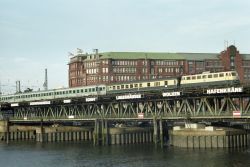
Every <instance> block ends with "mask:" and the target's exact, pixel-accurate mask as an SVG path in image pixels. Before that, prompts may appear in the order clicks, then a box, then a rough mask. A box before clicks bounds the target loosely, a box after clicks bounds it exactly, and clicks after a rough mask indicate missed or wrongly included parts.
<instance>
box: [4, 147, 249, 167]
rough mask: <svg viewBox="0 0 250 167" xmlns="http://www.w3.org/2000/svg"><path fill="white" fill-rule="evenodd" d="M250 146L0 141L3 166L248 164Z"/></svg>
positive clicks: (79, 166) (221, 166)
mask: <svg viewBox="0 0 250 167" xmlns="http://www.w3.org/2000/svg"><path fill="white" fill-rule="evenodd" d="M249 157H250V149H239V150H228V149H211V150H210V149H194V150H193V149H180V148H172V147H166V148H164V149H161V148H155V147H154V145H150V144H146V145H124V146H98V147H94V146H92V144H91V143H70V142H68V143H44V144H41V143H35V142H34V143H30V142H29V143H25V142H12V143H10V144H9V145H7V144H5V143H0V162H1V163H0V164H1V165H0V166H4V167H29V166H35V167H58V166H60V167H71V166H72V167H98V166H101V167H112V166H115V167H133V166H136V167H141V166H143V167H163V166H164V167H165V166H171V167H172V166H185V167H193V166H216V167H217V166H219V167H224V166H233V167H234V166H235V167H238V166H239V167H240V166H250V159H249Z"/></svg>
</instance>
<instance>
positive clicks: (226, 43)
mask: <svg viewBox="0 0 250 167" xmlns="http://www.w3.org/2000/svg"><path fill="white" fill-rule="evenodd" d="M224 47H225V50H226V49H227V47H228V41H227V40H224Z"/></svg>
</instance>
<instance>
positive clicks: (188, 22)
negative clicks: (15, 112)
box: [0, 0, 250, 93]
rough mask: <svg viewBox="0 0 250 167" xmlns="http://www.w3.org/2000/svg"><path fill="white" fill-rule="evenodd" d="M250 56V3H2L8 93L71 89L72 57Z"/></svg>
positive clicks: (0, 53)
mask: <svg viewBox="0 0 250 167" xmlns="http://www.w3.org/2000/svg"><path fill="white" fill-rule="evenodd" d="M225 40H227V41H229V44H233V43H235V44H236V47H237V48H238V50H239V51H240V53H250V1H249V0H0V82H1V89H2V91H3V92H5V93H8V92H10V90H12V91H13V90H15V81H16V80H20V81H21V85H22V88H23V89H24V88H26V87H32V88H34V89H35V90H37V89H38V88H42V84H43V82H44V69H45V68H48V76H49V88H57V87H61V86H65V87H67V86H68V66H67V63H68V61H69V58H68V52H73V53H74V52H75V51H76V48H81V49H83V51H84V52H92V49H94V48H97V49H99V52H108V51H151V52H209V53H219V52H221V51H222V50H224V41H225Z"/></svg>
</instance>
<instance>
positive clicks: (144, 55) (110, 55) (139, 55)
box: [100, 52, 219, 60]
mask: <svg viewBox="0 0 250 167" xmlns="http://www.w3.org/2000/svg"><path fill="white" fill-rule="evenodd" d="M100 54H101V55H102V57H101V59H168V60H171V59H173V60H204V59H218V58H219V57H218V56H219V54H215V53H157V52H105V53H100Z"/></svg>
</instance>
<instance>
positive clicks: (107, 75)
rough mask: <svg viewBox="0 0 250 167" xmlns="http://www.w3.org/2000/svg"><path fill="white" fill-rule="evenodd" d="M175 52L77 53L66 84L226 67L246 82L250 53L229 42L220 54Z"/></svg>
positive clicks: (83, 83) (248, 76) (128, 78)
mask: <svg viewBox="0 0 250 167" xmlns="http://www.w3.org/2000/svg"><path fill="white" fill-rule="evenodd" d="M117 53H118V52H117ZM138 53H139V52H138ZM114 54H115V52H114ZM166 54H167V53H166ZM176 55H178V56H179V57H178V58H176V59H175V58H171V59H169V57H168V58H166V59H164V58H162V57H161V58H157V57H154V58H152V57H148V56H145V58H143V59H142V58H141V57H136V56H133V53H131V57H132V58H131V57H130V58H129V59H126V58H124V57H118V58H117V56H116V57H112V56H111V57H109V56H108V57H105V56H103V55H102V54H101V53H100V54H99V53H95V54H82V53H81V54H77V55H75V56H74V57H72V58H71V59H70V62H69V64H68V65H69V87H76V86H86V85H95V84H108V83H112V82H125V81H134V80H146V79H155V78H165V77H172V76H180V75H183V74H196V73H201V72H204V71H210V72H219V71H229V70H236V71H237V72H238V74H239V76H240V80H241V82H248V81H250V55H249V54H240V53H239V51H238V50H237V48H236V47H235V46H233V45H231V46H229V47H228V48H227V49H226V50H224V51H222V52H221V53H218V54H210V57H209V56H206V55H209V54H204V53H200V54H199V53H196V54H191V53H186V54H184V53H179V54H176ZM180 56H182V57H183V58H182V57H180Z"/></svg>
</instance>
